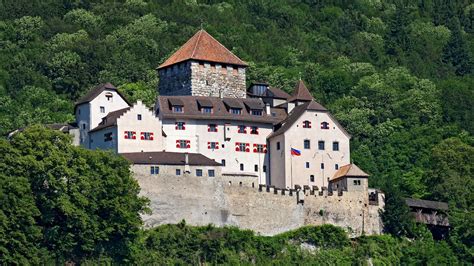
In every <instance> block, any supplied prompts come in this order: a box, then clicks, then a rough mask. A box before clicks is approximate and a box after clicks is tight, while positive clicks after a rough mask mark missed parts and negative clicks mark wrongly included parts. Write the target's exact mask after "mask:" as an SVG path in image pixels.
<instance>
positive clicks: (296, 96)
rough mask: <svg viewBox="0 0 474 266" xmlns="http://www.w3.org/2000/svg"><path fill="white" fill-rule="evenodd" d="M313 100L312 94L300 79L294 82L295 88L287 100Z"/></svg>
mask: <svg viewBox="0 0 474 266" xmlns="http://www.w3.org/2000/svg"><path fill="white" fill-rule="evenodd" d="M311 100H313V96H312V95H311V93H310V92H309V90H308V88H306V85H304V82H303V81H302V80H299V81H298V83H296V87H295V90H294V91H293V95H291V98H290V99H289V100H288V101H290V102H292V101H311Z"/></svg>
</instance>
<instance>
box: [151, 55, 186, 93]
mask: <svg viewBox="0 0 474 266" xmlns="http://www.w3.org/2000/svg"><path fill="white" fill-rule="evenodd" d="M158 75H159V77H160V80H159V82H158V92H159V94H160V95H168V96H169V95H191V63H190V62H183V63H180V64H176V65H173V66H170V67H167V68H164V69H160V70H158Z"/></svg>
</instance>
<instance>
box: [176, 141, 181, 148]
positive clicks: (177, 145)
mask: <svg viewBox="0 0 474 266" xmlns="http://www.w3.org/2000/svg"><path fill="white" fill-rule="evenodd" d="M176 148H181V145H180V144H179V140H176Z"/></svg>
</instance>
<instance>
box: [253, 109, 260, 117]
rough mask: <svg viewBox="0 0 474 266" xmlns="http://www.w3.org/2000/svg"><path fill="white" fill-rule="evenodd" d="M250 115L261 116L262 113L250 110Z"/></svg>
mask: <svg viewBox="0 0 474 266" xmlns="http://www.w3.org/2000/svg"><path fill="white" fill-rule="evenodd" d="M250 113H251V114H252V115H258V116H262V113H263V111H262V110H258V109H252V110H250Z"/></svg>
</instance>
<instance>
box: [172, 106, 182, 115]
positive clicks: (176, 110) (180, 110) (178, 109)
mask: <svg viewBox="0 0 474 266" xmlns="http://www.w3.org/2000/svg"><path fill="white" fill-rule="evenodd" d="M182 112H183V107H182V106H179V105H175V106H173V113H182Z"/></svg>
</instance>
